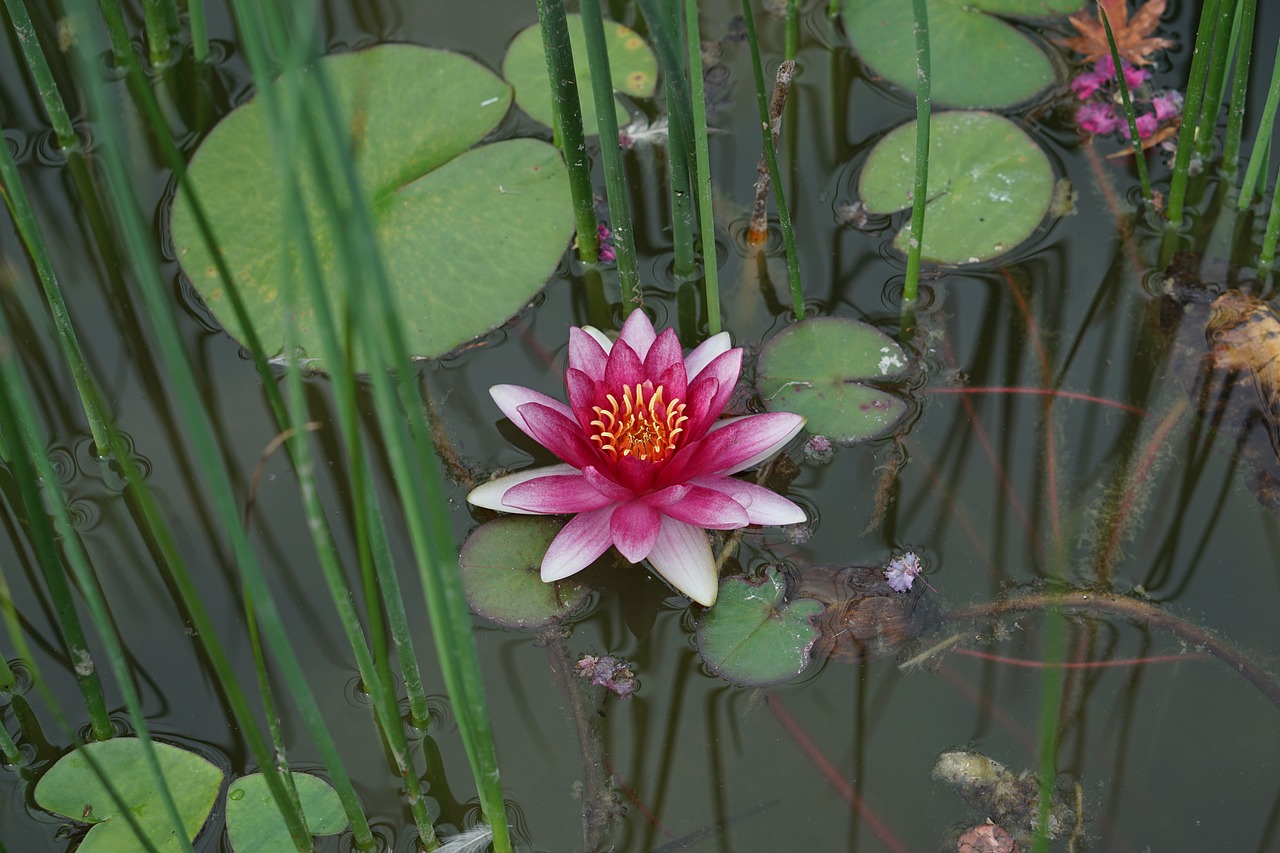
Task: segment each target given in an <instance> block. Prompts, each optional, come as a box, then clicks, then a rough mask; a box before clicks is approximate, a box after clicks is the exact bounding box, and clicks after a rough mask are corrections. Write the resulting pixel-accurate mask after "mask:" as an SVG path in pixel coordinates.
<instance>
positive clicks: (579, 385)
mask: <svg viewBox="0 0 1280 853" xmlns="http://www.w3.org/2000/svg"><path fill="white" fill-rule="evenodd" d="M597 384H598V383H597V382H596V380H594V379H592V378H591V377H590V376H588V375H587V374H586V373H585V372H584V371H581V370H578V369H577V368H574V367H571V368H569V369H568V370H566V371H565V374H564V387H565V390H566V391H567V392H568V393H569V408H570V409H571V410H572V411H573V415H574V417H575V418H576V419H577V421H578V424H579V425H580V426H581V427H582V431H583V432H584V433H585V434H587V435H590V434H591V422H592V421H594V420H596V419H597V418H598V417H599V416H598V415H597V414H596V412H595V409H594V408H592V407H593V406H595V405H596V386H597Z"/></svg>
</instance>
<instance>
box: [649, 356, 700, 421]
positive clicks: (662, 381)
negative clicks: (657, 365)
mask: <svg viewBox="0 0 1280 853" xmlns="http://www.w3.org/2000/svg"><path fill="white" fill-rule="evenodd" d="M654 349H657V345H656V344H655V345H654ZM649 357H650V358H652V357H653V349H651V350H649ZM646 369H648V368H646ZM649 378H650V379H652V380H653V384H654V385H655V386H657V385H661V386H662V388H663V393H662V402H663V403H664V404H666V403H672V402H674V401H676V400H679V401H680V402H681V403H684V404H685V408H686V409H688V404H689V386H688V383H686V382H685V378H684V362H683V361H679V360H677V361H676V362H675V363H674V364H672V365H669V366H668V367H667V369H666V370H664V371H662V372H661V373H656V374H654V373H651V374H649Z"/></svg>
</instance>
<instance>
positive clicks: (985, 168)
mask: <svg viewBox="0 0 1280 853" xmlns="http://www.w3.org/2000/svg"><path fill="white" fill-rule="evenodd" d="M915 136H916V124H915V122H914V121H912V122H909V123H907V124H905V125H903V126H902V127H899V128H896V129H895V130H894V131H893V132H892V133H890V134H889V135H888V136H886V137H885V138H884V139H881V140H880V142H878V143H877V144H876V147H875V148H874V149H872V151H871V154H870V155H869V156H868V157H867V162H866V164H865V165H863V167H862V174H861V176H860V177H859V179H858V194H859V195H860V196H861V197H862V201H863V203H864V204H865V205H866V206H867V210H868V211H870V212H871V213H893V212H894V211H897V210H902V209H904V208H908V207H910V206H911V188H912V185H913V181H914V174H915V168H916V155H915V150H916V149H915V145H916V141H915ZM1053 183H1054V179H1053V167H1052V166H1050V165H1049V158H1048V157H1046V156H1045V153H1044V151H1042V150H1041V149H1040V146H1038V145H1036V143H1035V142H1034V141H1033V140H1032V139H1031V137H1029V136H1027V134H1026V133H1024V132H1023V131H1022V128H1020V127H1018V126H1017V125H1016V124H1014V123H1013V122H1011V121H1009V120H1008V119H1007V118H1004V117H1002V116H998V115H995V114H994V113H987V112H947V113H939V114H937V115H935V116H934V117H933V119H932V122H931V126H930V129H929V200H928V202H927V203H926V204H925V222H924V246H923V247H922V248H921V257H923V258H925V259H926V260H930V261H936V262H938V263H944V264H965V263H977V262H979V261H985V260H990V259H991V258H994V257H997V256H999V255H1002V254H1004V253H1005V252H1008V251H1011V250H1012V249H1014V248H1015V247H1016V246H1017V245H1018V244H1019V243H1021V242H1022V241H1023V240H1026V239H1027V238H1028V237H1030V236H1031V234H1032V232H1033V231H1035V229H1036V227H1037V226H1038V225H1039V224H1040V222H1041V220H1043V219H1044V216H1045V214H1046V213H1047V212H1048V211H1049V204H1050V202H1052V201H1053ZM910 241H911V223H910V222H907V223H906V224H905V225H904V226H903V227H902V230H901V231H899V232H898V236H897V237H896V238H894V241H893V245H894V248H896V249H897V250H898V251H900V252H903V253H905V252H906V251H907V249H908V248H909V245H910Z"/></svg>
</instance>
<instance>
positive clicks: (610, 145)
mask: <svg viewBox="0 0 1280 853" xmlns="http://www.w3.org/2000/svg"><path fill="white" fill-rule="evenodd" d="M579 14H581V16H582V29H583V33H584V34H585V36H586V47H587V62H588V63H589V64H590V66H591V88H592V95H593V96H594V97H595V106H596V124H597V128H598V130H599V134H600V160H601V163H602V165H603V166H604V186H605V195H606V196H607V197H608V199H609V219H610V220H611V224H612V226H613V244H614V247H615V248H616V249H617V252H618V284H619V286H620V287H621V288H622V315H623V316H624V317H625V316H627V315H628V314H630V313H631V312H632V311H634V310H635V309H636V308H639V307H641V306H642V305H643V304H644V294H643V292H642V291H641V288H640V267H639V265H638V263H637V260H636V243H635V229H634V227H633V226H632V224H631V193H630V190H629V189H628V188H627V177H626V173H625V171H624V169H623V165H622V145H621V143H620V142H619V140H618V116H617V113H616V112H615V110H616V109H617V107H616V106H615V103H614V97H613V75H612V73H611V72H610V71H609V51H608V48H607V47H606V46H605V38H604V18H603V16H602V15H601V12H600V3H599V0H586V2H585V3H583V4H582V6H581V8H580V9H579Z"/></svg>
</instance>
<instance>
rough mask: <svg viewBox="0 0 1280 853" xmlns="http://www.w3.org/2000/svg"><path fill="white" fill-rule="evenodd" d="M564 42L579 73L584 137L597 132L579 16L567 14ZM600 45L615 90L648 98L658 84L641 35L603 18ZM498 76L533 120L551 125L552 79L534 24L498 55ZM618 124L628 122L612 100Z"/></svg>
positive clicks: (652, 59)
mask: <svg viewBox="0 0 1280 853" xmlns="http://www.w3.org/2000/svg"><path fill="white" fill-rule="evenodd" d="M566 17H567V18H568V24H569V44H570V45H571V46H572V47H573V70H574V72H575V73H576V74H577V77H578V103H579V104H581V105H582V127H583V130H584V131H585V132H586V134H587V135H588V136H594V135H595V134H596V102H595V96H594V95H593V94H592V93H591V68H590V66H589V65H588V64H587V45H586V36H584V35H583V30H582V17H581V16H580V15H567V16H566ZM604 40H605V47H606V48H607V49H608V51H609V77H610V78H611V79H612V80H613V89H614V91H615V92H621V93H623V94H624V95H629V96H630V97H632V98H652V97H653V92H654V89H655V88H657V85H658V60H657V58H656V57H655V56H654V55H653V51H652V50H650V48H649V45H647V44H645V41H644V39H642V38H640V35H639V34H638V33H637V32H636V31H635V30H633V29H631V28H630V27H625V26H623V25H622V24H619V23H617V22H616V21H605V22H604ZM502 76H503V77H505V78H507V81H508V82H509V83H511V85H512V86H514V87H515V90H516V103H517V104H519V106H520V109H522V110H524V111H525V112H526V113H528V114H529V115H530V116H532V117H533V118H534V119H535V120H536V121H540V122H542V123H543V124H545V125H547V126H548V127H550V126H551V122H552V121H553V119H552V112H551V84H550V82H549V81H548V80H547V60H546V56H545V54H544V53H543V51H542V30H541V29H540V28H539V26H538V25H537V24H534V25H532V26H530V27H526V28H525V29H523V30H521V31H520V32H519V33H518V34H517V35H516V37H515V39H514V40H512V42H511V47H509V48H508V49H507V55H506V56H505V57H504V58H503V60H502ZM614 106H615V112H616V114H617V117H618V124H619V125H623V124H626V123H627V122H628V121H630V116H629V115H628V114H627V111H626V109H625V108H624V107H623V106H622V105H621V104H619V103H617V102H616V101H615V102H614Z"/></svg>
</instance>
